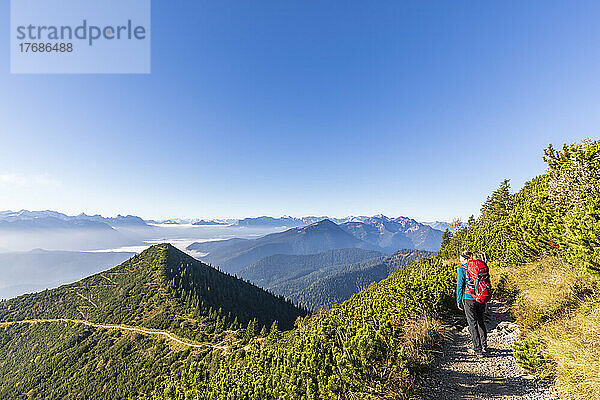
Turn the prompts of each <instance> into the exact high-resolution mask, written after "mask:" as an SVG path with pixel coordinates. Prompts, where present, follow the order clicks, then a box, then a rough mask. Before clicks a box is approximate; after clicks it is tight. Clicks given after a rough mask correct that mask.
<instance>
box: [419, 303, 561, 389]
mask: <svg viewBox="0 0 600 400" xmlns="http://www.w3.org/2000/svg"><path fill="white" fill-rule="evenodd" d="M463 324H466V322H463ZM486 326H487V330H488V346H489V352H488V354H487V355H486V356H485V357H482V358H478V357H477V356H475V355H470V354H469V353H468V352H467V350H468V349H469V348H470V347H471V339H470V336H469V332H468V331H467V329H466V327H465V328H462V327H461V325H460V321H457V325H456V326H452V327H451V328H450V330H449V337H448V339H447V340H446V342H445V344H444V345H443V348H442V352H441V354H440V356H439V357H438V359H437V360H436V361H435V362H434V364H433V365H432V368H431V371H430V372H429V374H428V375H427V376H425V377H424V379H423V382H422V383H421V385H422V387H423V394H422V398H423V399H425V400H458V399H464V400H480V399H481V400H483V399H503V400H508V399H539V400H556V399H558V398H559V397H558V395H557V393H556V391H555V389H554V388H552V387H550V386H548V384H546V383H545V382H544V381H542V380H540V379H539V378H538V377H536V376H532V375H529V374H527V372H525V371H524V370H523V369H522V368H521V367H520V366H519V365H518V364H517V363H516V361H515V359H514V358H513V356H512V350H511V346H512V344H513V343H514V342H515V341H516V340H517V339H518V337H519V328H518V326H517V325H516V324H515V323H514V321H513V319H512V317H511V315H510V313H509V311H508V309H507V308H506V307H504V305H503V304H502V303H501V302H499V301H498V300H492V301H491V302H490V303H489V304H488V309H487V311H486Z"/></svg>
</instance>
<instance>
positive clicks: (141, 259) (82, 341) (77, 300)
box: [0, 244, 305, 399]
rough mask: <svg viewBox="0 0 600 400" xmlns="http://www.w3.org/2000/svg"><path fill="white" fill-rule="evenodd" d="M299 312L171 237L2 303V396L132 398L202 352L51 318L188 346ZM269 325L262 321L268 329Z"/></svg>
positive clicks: (238, 341) (230, 337)
mask: <svg viewBox="0 0 600 400" xmlns="http://www.w3.org/2000/svg"><path fill="white" fill-rule="evenodd" d="M304 314H305V312H304V311H302V310H301V309H298V308H297V307H295V306H294V305H293V304H291V303H290V302H289V301H285V300H284V299H282V298H279V297H276V296H273V295H271V294H269V293H268V292H266V291H264V290H262V289H260V288H257V287H255V286H253V285H251V284H249V283H246V282H244V281H242V280H239V279H237V278H235V277H232V276H229V275H227V274H224V273H222V272H219V271H217V270H215V269H213V268H211V267H210V266H207V265H205V264H203V263H201V262H199V261H197V260H195V259H193V258H191V257H189V256H187V255H186V254H184V253H182V252H181V251H179V250H177V249H175V248H174V247H173V246H171V245H168V244H163V245H157V246H153V247H151V248H149V249H147V250H145V251H144V252H142V253H141V254H139V255H136V256H134V257H132V258H131V259H130V260H128V261H126V262H124V263H122V264H121V265H119V266H117V267H115V268H112V269H110V270H108V271H105V272H102V273H100V274H96V275H93V276H90V277H88V278H85V279H83V280H81V281H79V282H76V283H73V284H70V285H64V286H61V287H59V288H56V289H52V290H46V291H44V292H40V293H35V294H28V295H23V296H20V297H17V298H14V299H11V300H7V301H2V302H0V323H2V322H9V321H23V320H35V321H38V320H39V321H40V322H32V323H23V324H11V325H6V326H0V360H2V361H0V373H1V374H2V376H3V379H2V380H1V382H0V397H2V398H20V396H23V395H25V394H28V395H30V396H32V397H39V398H65V397H67V398H90V396H92V395H93V396H94V397H95V398H106V399H114V398H129V397H134V398H135V397H137V396H138V395H140V394H142V393H148V392H149V391H150V390H151V388H152V387H153V385H154V380H155V379H156V378H157V377H160V376H164V375H169V374H171V373H173V372H174V371H177V370H178V369H179V368H181V367H182V366H183V365H184V364H185V363H188V362H190V361H191V360H195V359H201V358H202V357H204V356H205V354H206V353H208V352H209V349H210V348H209V347H206V348H197V349H190V348H189V347H186V346H184V345H181V344H178V343H176V342H173V341H171V340H168V339H164V338H161V337H159V336H151V335H144V334H140V333H139V332H128V331H123V330H114V329H103V328H99V327H93V326H87V325H83V324H77V323H73V322H67V321H46V322H44V321H45V320H54V319H68V320H74V321H78V320H83V321H88V322H92V323H99V324H102V323H103V324H109V325H123V326H128V327H143V328H149V329H154V330H162V331H166V332H170V333H172V334H173V335H174V336H176V337H177V336H178V337H180V338H182V339H186V340H189V341H191V342H194V343H208V344H211V343H220V344H222V345H223V347H227V346H228V347H235V346H236V345H243V344H244V343H243V340H244V337H245V335H246V333H247V332H248V331H252V333H253V334H254V331H257V332H258V330H259V329H260V328H261V326H266V327H270V326H271V325H272V324H273V323H274V322H275V321H278V323H279V324H280V326H284V327H290V326H292V324H293V323H294V321H295V319H296V318H297V317H298V316H301V315H304ZM265 329H266V328H265Z"/></svg>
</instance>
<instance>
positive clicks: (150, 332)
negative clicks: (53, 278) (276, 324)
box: [0, 318, 227, 351]
mask: <svg viewBox="0 0 600 400" xmlns="http://www.w3.org/2000/svg"><path fill="white" fill-rule="evenodd" d="M45 322H69V323H73V324H83V325H87V326H91V327H94V328H102V329H119V330H124V331H131V332H138V333H141V334H144V335H155V336H163V337H165V338H167V339H169V340H171V341H173V342H176V343H179V344H182V345H184V346H188V347H193V348H203V347H211V348H213V349H219V350H223V351H227V346H219V345H215V344H210V343H200V344H198V343H191V342H187V341H185V340H183V339H180V338H178V337H176V336H174V335H173V334H171V333H169V332H166V331H157V330H152V329H147V328H139V327H135V326H126V325H108V324H96V323H93V322H89V321H85V320H80V319H66V318H55V319H28V320H21V321H9V322H0V327H2V326H9V325H16V324H37V323H45Z"/></svg>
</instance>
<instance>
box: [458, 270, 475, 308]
mask: <svg viewBox="0 0 600 400" xmlns="http://www.w3.org/2000/svg"><path fill="white" fill-rule="evenodd" d="M466 286H467V264H461V266H460V268H458V272H457V273H456V304H462V301H463V298H464V299H466V300H475V299H474V298H473V296H471V294H470V293H469V292H468V291H467V290H466Z"/></svg>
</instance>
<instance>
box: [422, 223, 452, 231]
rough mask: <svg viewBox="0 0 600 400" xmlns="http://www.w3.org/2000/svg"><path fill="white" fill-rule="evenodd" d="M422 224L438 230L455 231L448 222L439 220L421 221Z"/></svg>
mask: <svg viewBox="0 0 600 400" xmlns="http://www.w3.org/2000/svg"><path fill="white" fill-rule="evenodd" d="M421 223H422V224H423V225H427V226H430V227H432V228H433V229H437V230H438V231H442V232H444V231H446V229H447V230H449V231H455V230H456V229H455V228H454V227H453V226H452V224H450V223H448V222H441V221H435V222H421Z"/></svg>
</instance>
